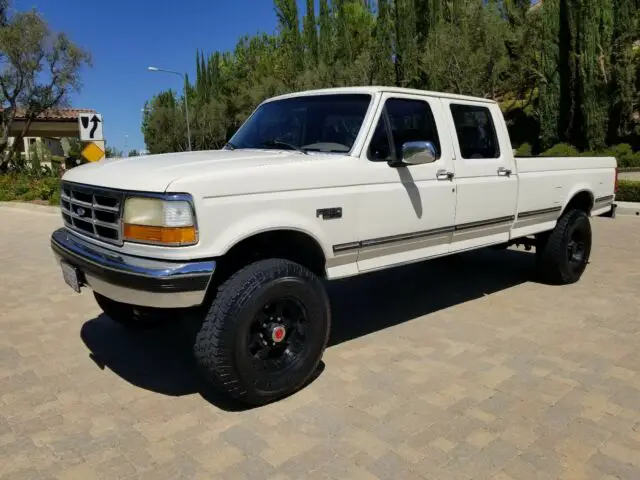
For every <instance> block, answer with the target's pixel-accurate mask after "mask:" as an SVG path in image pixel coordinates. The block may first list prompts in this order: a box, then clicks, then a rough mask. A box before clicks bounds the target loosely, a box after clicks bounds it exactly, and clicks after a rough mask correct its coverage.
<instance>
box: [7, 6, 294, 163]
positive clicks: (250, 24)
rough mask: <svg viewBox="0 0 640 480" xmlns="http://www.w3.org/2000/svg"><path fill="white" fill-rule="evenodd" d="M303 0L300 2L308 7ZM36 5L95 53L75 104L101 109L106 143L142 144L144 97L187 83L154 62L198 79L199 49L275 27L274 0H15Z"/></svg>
mask: <svg viewBox="0 0 640 480" xmlns="http://www.w3.org/2000/svg"><path fill="white" fill-rule="evenodd" d="M302 4H303V1H299V5H300V7H302ZM13 8H14V9H15V10H17V11H24V10H28V9H31V8H35V9H37V10H38V11H39V12H40V13H41V14H42V15H43V16H44V18H45V19H46V20H47V22H48V23H49V25H50V27H51V28H52V29H53V30H54V31H63V32H65V33H67V35H69V36H70V37H71V39H72V40H73V41H74V42H75V43H76V44H78V45H80V46H81V47H83V48H85V49H86V50H88V51H89V52H90V53H91V55H92V57H93V67H92V68H86V69H83V71H82V84H83V86H82V90H81V91H80V93H77V94H72V95H71V97H70V100H71V102H70V104H71V106H72V107H74V108H92V109H94V110H96V111H97V112H98V113H101V114H102V117H103V121H104V136H105V140H106V141H107V145H110V146H113V147H116V148H118V149H119V150H123V151H124V153H125V154H126V153H127V152H128V151H129V150H132V149H136V150H141V149H144V148H145V146H144V139H143V136H142V132H141V130H140V124H141V120H142V111H141V110H142V108H143V106H144V102H145V100H148V99H150V98H151V97H152V96H153V95H154V94H155V93H157V92H159V91H161V90H164V89H168V88H173V89H174V90H177V89H181V88H182V81H181V79H180V77H178V76H177V75H171V74H167V73H159V72H149V71H147V67H148V66H150V65H154V66H157V67H160V68H166V69H169V70H177V71H179V72H186V73H188V74H189V77H190V78H191V80H192V81H193V79H194V78H195V55H196V50H197V49H201V50H204V51H205V52H207V53H209V52H213V51H215V50H222V51H224V50H231V49H233V48H234V46H235V44H236V41H237V39H238V38H239V37H240V36H242V35H245V34H250V35H253V34H255V33H258V32H273V31H275V28H276V21H277V20H276V15H275V11H274V9H273V1H272V0H179V1H170V0H13Z"/></svg>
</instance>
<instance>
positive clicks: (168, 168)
mask: <svg viewBox="0 0 640 480" xmlns="http://www.w3.org/2000/svg"><path fill="white" fill-rule="evenodd" d="M306 158H307V157H306V155H303V154H301V153H299V152H295V151H281V150H208V151H197V152H178V153H165V154H159V155H143V156H139V157H127V158H110V159H105V160H100V161H99V162H95V163H88V164H85V165H81V166H78V167H74V168H72V169H70V170H68V171H67V172H66V173H65V174H64V177H63V179H64V180H66V181H69V182H77V183H84V184H88V185H95V186H100V187H107V188H116V189H122V190H134V191H147V192H164V191H165V190H166V189H167V187H168V186H169V185H170V184H171V183H172V182H174V181H175V180H178V179H181V180H186V179H189V178H190V177H195V178H197V177H199V176H202V175H204V174H211V173H214V174H215V173H216V172H227V171H230V170H234V171H237V170H245V169H250V168H256V167H262V166H266V165H282V164H284V163H291V162H301V161H305V159H306Z"/></svg>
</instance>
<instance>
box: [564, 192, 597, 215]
mask: <svg viewBox="0 0 640 480" xmlns="http://www.w3.org/2000/svg"><path fill="white" fill-rule="evenodd" d="M592 207H593V195H591V193H590V192H587V191H586V190H583V191H581V192H578V193H576V194H575V195H574V196H573V198H572V199H571V200H569V203H568V204H567V206H566V207H565V209H564V211H565V212H568V211H569V210H574V209H575V210H581V211H583V212H584V213H586V214H587V215H589V214H590V213H591V208H592Z"/></svg>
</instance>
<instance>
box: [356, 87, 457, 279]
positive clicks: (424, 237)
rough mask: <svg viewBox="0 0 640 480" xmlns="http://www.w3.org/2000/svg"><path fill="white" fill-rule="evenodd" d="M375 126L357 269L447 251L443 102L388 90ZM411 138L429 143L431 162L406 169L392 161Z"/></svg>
mask: <svg viewBox="0 0 640 480" xmlns="http://www.w3.org/2000/svg"><path fill="white" fill-rule="evenodd" d="M376 115H377V120H376V121H375V122H374V125H376V127H375V128H374V129H373V130H372V131H371V132H370V133H369V136H368V138H367V140H366V142H365V148H364V149H363V153H362V161H363V162H367V165H366V169H363V170H365V171H366V178H367V182H366V185H363V186H361V187H360V192H359V194H358V197H357V199H356V203H357V207H356V208H357V212H358V215H357V222H358V223H357V232H358V238H359V239H360V241H359V245H358V247H359V253H358V270H359V271H361V272H365V271H371V270H376V269H379V268H384V267H387V266H392V265H398V264H402V263H408V262H412V261H416V260H420V259H423V258H428V257H433V256H439V255H444V254H446V253H448V252H449V243H450V241H451V235H452V232H453V223H454V217H455V201H456V200H455V199H456V194H455V185H454V181H453V180H452V174H453V161H452V157H453V150H452V146H451V141H447V139H448V138H450V137H449V134H448V132H446V131H438V128H437V125H446V122H447V120H446V118H445V116H444V113H443V108H442V103H441V102H440V101H439V100H438V99H437V98H432V97H428V96H421V95H409V94H384V95H383V97H382V99H381V102H380V103H379V105H378V112H377V114H376ZM409 141H429V142H432V143H433V145H434V146H435V149H436V159H435V161H434V162H432V163H427V164H420V165H411V166H403V167H392V166H389V164H388V161H389V160H391V159H394V158H398V156H399V155H401V154H402V145H403V144H404V143H405V142H409Z"/></svg>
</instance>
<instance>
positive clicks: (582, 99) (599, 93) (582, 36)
mask: <svg viewBox="0 0 640 480" xmlns="http://www.w3.org/2000/svg"><path fill="white" fill-rule="evenodd" d="M576 13H577V14H578V15H579V17H578V19H577V22H576V23H577V24H578V36H577V42H576V44H577V49H576V50H577V51H576V59H577V72H578V85H579V89H578V91H577V92H576V93H577V95H578V98H577V99H576V104H577V106H578V107H579V108H578V109H577V110H576V114H577V118H576V120H577V121H576V122H575V131H574V132H573V135H572V137H573V139H574V144H575V145H577V146H578V147H581V148H583V149H596V148H599V147H602V146H604V144H605V139H606V133H607V124H608V114H609V99H608V95H607V91H608V85H607V84H608V70H609V65H608V60H609V58H610V51H609V49H610V45H611V36H612V30H613V2H611V0H583V1H582V2H581V4H580V8H577V9H576Z"/></svg>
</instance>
